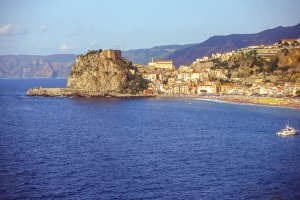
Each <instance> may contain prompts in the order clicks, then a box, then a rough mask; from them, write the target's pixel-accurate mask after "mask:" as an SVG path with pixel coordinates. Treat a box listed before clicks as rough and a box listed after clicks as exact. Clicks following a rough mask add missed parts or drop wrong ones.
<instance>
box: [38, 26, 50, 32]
mask: <svg viewBox="0 0 300 200" xmlns="http://www.w3.org/2000/svg"><path fill="white" fill-rule="evenodd" d="M48 29H49V27H48V26H42V27H41V28H40V31H41V32H46V31H48Z"/></svg>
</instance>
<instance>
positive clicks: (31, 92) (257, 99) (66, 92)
mask: <svg viewBox="0 0 300 200" xmlns="http://www.w3.org/2000/svg"><path fill="white" fill-rule="evenodd" d="M26 95H27V96H45V97H85V98H92V97H93V98H94V97H99V98H186V99H199V100H207V101H216V102H229V103H235V104H252V105H264V106H274V107H284V108H293V109H297V110H299V109H300V98H288V97H281V98H279V97H262V96H243V95H218V96H212V95H204V96H200V95H195V94H190V95H183V94H182V95H166V94H157V95H145V94H136V95H133V94H118V93H103V92H99V91H96V90H81V89H71V88H41V87H39V88H30V89H28V90H27V93H26Z"/></svg>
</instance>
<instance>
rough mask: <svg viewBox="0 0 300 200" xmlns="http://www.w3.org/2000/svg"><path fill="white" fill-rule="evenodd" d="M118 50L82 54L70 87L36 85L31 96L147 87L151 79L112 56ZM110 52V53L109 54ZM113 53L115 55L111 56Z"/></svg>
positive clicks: (120, 92)
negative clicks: (40, 86) (39, 86)
mask: <svg viewBox="0 0 300 200" xmlns="http://www.w3.org/2000/svg"><path fill="white" fill-rule="evenodd" d="M114 52H115V51H114V50H107V51H104V52H103V51H102V50H99V51H90V52H88V53H87V54H85V55H79V56H77V58H76V63H75V64H74V65H73V68H72V71H71V73H70V75H69V78H68V84H67V88H57V89H53V88H48V89H47V88H34V89H30V90H28V92H27V95H30V96H122V95H123V94H125V95H126V94H128V95H136V94H141V92H142V91H143V90H144V89H146V88H147V87H148V86H147V81H146V80H145V79H143V78H142V76H141V74H140V73H139V72H138V71H137V69H136V68H135V67H133V66H132V64H131V62H129V61H127V60H126V59H123V58H122V57H121V53H120V51H116V52H118V53H120V56H119V57H118V58H115V56H111V55H112V54H114ZM105 53H107V54H105ZM110 56H111V57H110Z"/></svg>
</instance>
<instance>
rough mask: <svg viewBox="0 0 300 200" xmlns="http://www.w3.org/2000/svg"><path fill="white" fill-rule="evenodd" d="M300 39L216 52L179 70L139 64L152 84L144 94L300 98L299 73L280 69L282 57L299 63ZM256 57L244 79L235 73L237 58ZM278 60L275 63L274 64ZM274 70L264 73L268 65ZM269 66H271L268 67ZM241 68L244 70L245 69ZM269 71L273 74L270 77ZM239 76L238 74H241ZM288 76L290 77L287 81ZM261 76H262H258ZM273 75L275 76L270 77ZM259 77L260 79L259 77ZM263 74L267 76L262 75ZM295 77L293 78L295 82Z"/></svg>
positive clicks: (167, 64) (165, 62)
mask: <svg viewBox="0 0 300 200" xmlns="http://www.w3.org/2000/svg"><path fill="white" fill-rule="evenodd" d="M299 51H300V39H282V40H281V41H279V42H277V43H275V44H273V45H259V46H249V47H247V48H241V49H238V50H236V51H231V52H226V53H214V54H212V55H211V56H210V57H208V56H205V57H202V58H199V59H196V60H195V61H194V62H193V63H192V64H191V65H181V66H179V68H178V69H176V67H175V66H174V64H173V61H172V60H153V59H152V60H151V61H150V62H149V64H148V66H141V65H138V66H137V67H138V69H139V71H140V72H141V73H142V76H143V78H145V79H147V80H148V81H149V87H148V89H146V90H144V94H146V95H152V94H158V95H169V96H172V95H176V96H180V95H216V96H217V95H224V94H227V95H245V96H270V97H296V96H300V76H299V71H295V70H294V69H293V71H291V70H292V69H289V68H288V67H278V66H277V64H278V54H282V55H283V57H284V56H288V54H289V53H291V52H296V57H297V58H296V59H298V60H297V62H299V58H300V57H299V55H298V54H299ZM241 56H244V57H245V56H250V57H251V56H252V58H254V59H252V61H253V62H252V63H250V64H249V66H248V69H249V68H252V70H251V71H249V72H247V74H246V75H244V76H239V75H238V74H236V75H235V74H234V73H235V70H234V69H235V68H237V67H235V66H234V65H235V64H236V63H234V64H233V65H230V63H232V60H234V57H241ZM274 60H275V62H273V61H274ZM262 61H263V62H266V63H271V64H269V65H276V66H267V67H271V68H272V69H269V70H263V69H262V67H264V64H263V63H262ZM267 65H268V64H267ZM238 67H240V70H243V69H242V68H241V66H238ZM265 71H269V72H272V73H269V76H268V74H267V73H266V72H265ZM237 73H238V72H237ZM284 73H286V74H288V77H287V78H286V79H285V78H283V76H284ZM257 74H259V75H260V76H258V75H257ZM270 74H271V75H270ZM255 75H256V76H255ZM262 75H263V76H262ZM291 76H293V79H291Z"/></svg>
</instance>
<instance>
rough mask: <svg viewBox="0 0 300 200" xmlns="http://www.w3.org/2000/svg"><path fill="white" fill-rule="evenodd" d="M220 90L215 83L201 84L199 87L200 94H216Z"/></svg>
mask: <svg viewBox="0 0 300 200" xmlns="http://www.w3.org/2000/svg"><path fill="white" fill-rule="evenodd" d="M218 92H219V88H218V87H217V85H215V84H205V83H204V84H200V85H198V88H197V93H198V94H216V93H218Z"/></svg>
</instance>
